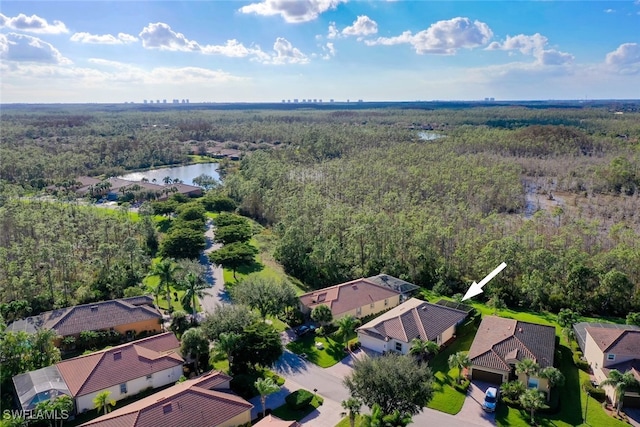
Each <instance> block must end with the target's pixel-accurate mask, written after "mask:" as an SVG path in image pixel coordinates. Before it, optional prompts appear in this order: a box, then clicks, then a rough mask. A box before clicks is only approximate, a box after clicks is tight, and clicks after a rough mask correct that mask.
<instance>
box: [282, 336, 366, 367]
mask: <svg viewBox="0 0 640 427" xmlns="http://www.w3.org/2000/svg"><path fill="white" fill-rule="evenodd" d="M354 337H355V333H353V334H351V336H350V337H349V340H352V339H353V338H354ZM316 342H321V343H322V344H323V345H324V348H323V349H322V350H319V349H318V348H316V345H315V343H316ZM345 347H346V345H345V343H344V342H338V341H335V340H334V339H332V338H330V337H319V336H316V335H315V334H312V333H309V334H307V335H305V336H303V337H301V338H299V339H298V340H297V341H293V342H290V343H289V344H287V348H288V349H289V350H291V351H292V352H294V353H295V354H298V355H300V354H303V353H304V354H306V355H307V360H308V361H309V362H312V363H315V364H316V365H318V366H320V367H321V368H328V367H329V366H333V365H335V364H336V363H338V362H340V361H341V360H342V359H344V358H345V357H346V356H347V353H345V351H344V348H345Z"/></svg>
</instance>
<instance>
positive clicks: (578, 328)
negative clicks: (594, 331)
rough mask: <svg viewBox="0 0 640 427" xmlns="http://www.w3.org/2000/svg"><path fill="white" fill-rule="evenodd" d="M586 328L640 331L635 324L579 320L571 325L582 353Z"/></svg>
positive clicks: (639, 327)
mask: <svg viewBox="0 0 640 427" xmlns="http://www.w3.org/2000/svg"><path fill="white" fill-rule="evenodd" d="M586 328H602V329H618V330H623V331H626V330H629V331H640V326H636V325H619V324H616V323H604V322H602V323H598V322H580V323H576V324H575V325H573V330H574V331H575V333H576V338H577V339H578V344H579V345H580V349H581V350H582V352H583V353H584V351H585V348H584V347H585V340H586V339H587V330H586Z"/></svg>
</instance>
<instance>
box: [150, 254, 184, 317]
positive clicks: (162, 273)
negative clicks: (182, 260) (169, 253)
mask: <svg viewBox="0 0 640 427" xmlns="http://www.w3.org/2000/svg"><path fill="white" fill-rule="evenodd" d="M180 269H181V267H180V266H179V265H177V264H176V263H175V262H174V260H173V259H171V258H164V259H163V260H162V261H160V262H159V263H157V264H155V265H154V266H153V267H152V268H151V271H150V272H149V276H158V278H159V279H160V283H158V287H159V288H161V287H164V288H165V291H166V292H167V304H168V309H169V311H171V310H172V307H171V285H175V284H176V279H175V275H176V273H177V272H178V271H179V270H180Z"/></svg>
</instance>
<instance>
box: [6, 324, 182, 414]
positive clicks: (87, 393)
mask: <svg viewBox="0 0 640 427" xmlns="http://www.w3.org/2000/svg"><path fill="white" fill-rule="evenodd" d="M179 348H180V342H179V341H178V339H177V338H176V336H175V335H174V334H173V333H172V332H166V333H163V334H159V335H154V336H152V337H148V338H144V339H141V340H138V341H133V342H130V343H127V344H122V345H119V346H116V347H112V348H109V349H106V350H102V351H98V352H95V353H91V354H87V355H84V356H79V357H74V358H72V359H67V360H63V361H61V362H58V363H56V364H55V365H54V366H49V367H46V368H42V369H38V370H36V371H32V372H27V373H26V374H21V375H17V376H15V377H14V378H13V383H14V386H15V389H16V393H17V395H18V399H19V400H20V403H21V405H22V406H23V409H28V408H30V407H33V406H34V405H35V404H36V403H37V402H38V401H41V400H45V399H47V398H52V397H55V396H57V395H59V394H67V395H69V396H71V397H73V399H74V403H75V409H76V411H77V412H79V413H81V412H84V411H88V410H91V409H93V408H94V405H93V399H94V397H96V395H97V394H98V393H100V392H103V391H105V390H109V391H110V392H111V395H110V397H111V399H113V400H116V401H118V400H122V399H125V398H127V397H130V396H134V395H136V394H138V393H140V392H141V391H142V390H145V389H148V388H158V387H162V386H164V385H167V384H170V383H173V382H176V381H177V380H178V379H179V378H180V377H181V376H182V365H183V364H184V359H183V358H182V356H180V354H179V353H178V350H179ZM43 378H46V380H45V381H44V382H43V381H42V379H43Z"/></svg>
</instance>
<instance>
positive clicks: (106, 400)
mask: <svg viewBox="0 0 640 427" xmlns="http://www.w3.org/2000/svg"><path fill="white" fill-rule="evenodd" d="M110 396H111V392H110V391H109V390H105V391H101V392H100V393H98V394H96V397H94V398H93V407H94V408H95V409H97V410H98V413H99V412H101V411H102V412H104V413H105V415H106V414H107V413H108V412H109V411H110V410H111V406H115V405H116V401H115V400H113V399H111V398H110Z"/></svg>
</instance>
